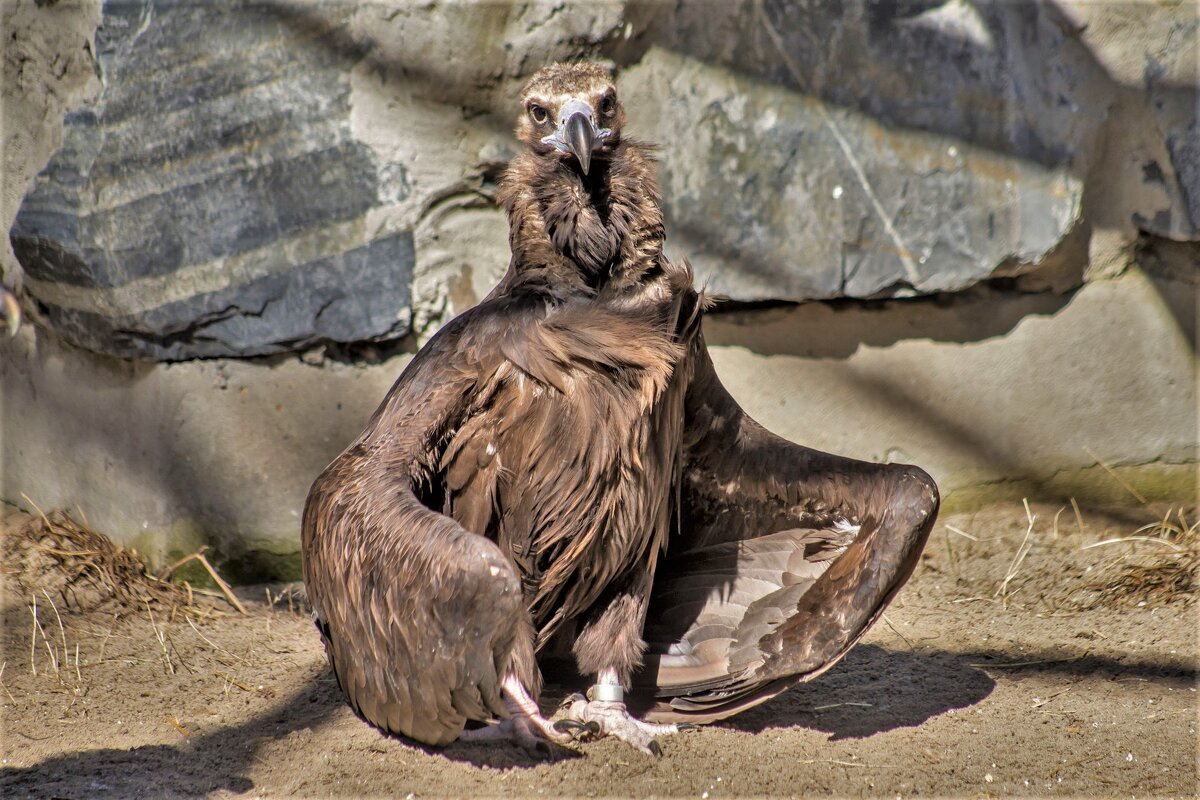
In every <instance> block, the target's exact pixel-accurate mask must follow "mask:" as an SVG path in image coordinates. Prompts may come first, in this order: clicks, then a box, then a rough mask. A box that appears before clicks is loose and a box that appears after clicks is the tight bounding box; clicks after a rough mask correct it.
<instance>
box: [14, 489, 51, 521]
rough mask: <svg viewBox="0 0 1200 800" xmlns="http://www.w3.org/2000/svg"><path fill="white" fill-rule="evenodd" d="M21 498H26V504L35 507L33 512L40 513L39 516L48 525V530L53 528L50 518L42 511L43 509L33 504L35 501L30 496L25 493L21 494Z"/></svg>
mask: <svg viewBox="0 0 1200 800" xmlns="http://www.w3.org/2000/svg"><path fill="white" fill-rule="evenodd" d="M21 497H24V498H25V502H26V503H29V505H31V506H33V510H34V511H36V512H38V516H39V517H41V518H42V522H44V523H45V524H46V527H47V528H49V527H51V525H50V518H49V517H47V516H46V512H45V511H42V509H41V507H40V506H39V505H38V504H37V503H35V502H33V500H32V499H31V498H30V497H29V495H27V494H25V493H24V492H21Z"/></svg>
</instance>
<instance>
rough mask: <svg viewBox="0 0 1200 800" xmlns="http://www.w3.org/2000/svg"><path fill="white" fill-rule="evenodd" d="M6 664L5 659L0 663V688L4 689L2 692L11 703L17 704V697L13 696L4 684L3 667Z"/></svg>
mask: <svg viewBox="0 0 1200 800" xmlns="http://www.w3.org/2000/svg"><path fill="white" fill-rule="evenodd" d="M7 666H8V662H7V661H5V662H4V663H3V664H0V689H3V690H4V693H5V694H6V695H8V699H9V700H11V701H12V704H13V705H14V706H15V705H16V704H17V698H15V697H13V696H12V692H10V691H9V690H8V687H7V686H5V685H4V668H5V667H7Z"/></svg>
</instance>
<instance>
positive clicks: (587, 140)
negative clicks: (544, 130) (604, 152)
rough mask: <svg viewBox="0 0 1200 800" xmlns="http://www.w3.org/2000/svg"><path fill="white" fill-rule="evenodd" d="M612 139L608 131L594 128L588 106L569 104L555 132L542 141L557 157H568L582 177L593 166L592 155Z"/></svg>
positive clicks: (584, 104) (577, 103) (579, 102)
mask: <svg viewBox="0 0 1200 800" xmlns="http://www.w3.org/2000/svg"><path fill="white" fill-rule="evenodd" d="M611 135H612V130H611V129H610V128H600V127H597V125H596V120H595V117H594V116H593V112H592V108H591V106H589V105H588V104H587V103H584V102H582V101H579V100H572V101H570V102H569V103H567V104H566V105H564V106H563V108H562V111H560V112H559V115H558V129H557V130H555V131H554V133H552V134H550V135H549V136H547V137H545V138H544V139H542V142H543V143H545V144H548V145H551V146H553V147H554V149H555V150H558V151H559V152H560V153H570V154H571V155H573V156H575V159H576V160H577V161H578V162H579V167H580V169H582V170H583V174H584V175H587V174H588V170H589V169H590V168H591V166H592V153H593V152H595V151H596V150H599V149H600V148H601V147H602V146H603V145H604V141H605V140H606V139H608V137H609V136H611Z"/></svg>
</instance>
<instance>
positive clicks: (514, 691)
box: [458, 672, 584, 754]
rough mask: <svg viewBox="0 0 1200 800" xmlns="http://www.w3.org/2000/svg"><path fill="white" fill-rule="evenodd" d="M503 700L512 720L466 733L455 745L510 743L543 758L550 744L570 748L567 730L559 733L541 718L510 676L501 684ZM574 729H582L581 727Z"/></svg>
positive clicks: (462, 734)
mask: <svg viewBox="0 0 1200 800" xmlns="http://www.w3.org/2000/svg"><path fill="white" fill-rule="evenodd" d="M502 686H503V687H504V700H505V703H506V704H507V705H508V709H509V711H510V712H511V714H512V716H510V717H509V718H508V719H505V720H501V721H500V722H498V723H495V724H492V725H488V726H486V727H483V728H475V729H474V730H465V731H463V732H462V733H460V734H459V735H458V741H460V742H467V743H470V744H477V743H479V742H512V743H514V744H517V745H519V746H520V747H522V748H524V749H525V750H528V751H530V752H534V753H539V754H546V753H547V752H548V751H549V749H550V748H549V744H548V743H549V742H554V743H555V744H569V743H570V742H572V741H574V737H573V736H572V735H571V732H570V730H568V729H565V728H564V729H558V728H556V727H555V726H554V725H552V724H551V723H550V721H549V720H548V719H546V718H545V717H543V716H542V714H541V710H540V709H539V708H538V706H537V702H536V701H535V700H534V699H533V698H532V697H530V695H529V692H528V691H526V689H525V687H524V686H523V685H522V684H521V681H519V680H518V679H517V677H516V675H514V674H512V673H511V672H510V673H509V674H508V675H506V676H505V678H504V681H503V683H502ZM575 727H584V726H583V724H582V723H581V724H580V725H578V726H575Z"/></svg>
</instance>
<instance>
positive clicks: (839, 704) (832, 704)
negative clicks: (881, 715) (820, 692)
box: [810, 701, 874, 711]
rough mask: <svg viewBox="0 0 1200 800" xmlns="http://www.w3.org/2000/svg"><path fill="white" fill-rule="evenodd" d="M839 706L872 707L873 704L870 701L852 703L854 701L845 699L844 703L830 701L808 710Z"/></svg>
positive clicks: (825, 709) (824, 709) (821, 709)
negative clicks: (827, 703)
mask: <svg viewBox="0 0 1200 800" xmlns="http://www.w3.org/2000/svg"><path fill="white" fill-rule="evenodd" d="M841 706H858V707H860V708H874V706H873V705H871V704H870V703H854V702H849V701H847V702H845V703H830V704H829V705H827V706H813V708H812V709H810V710H812V711H827V710H829V709H831V708H840V707H841Z"/></svg>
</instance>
